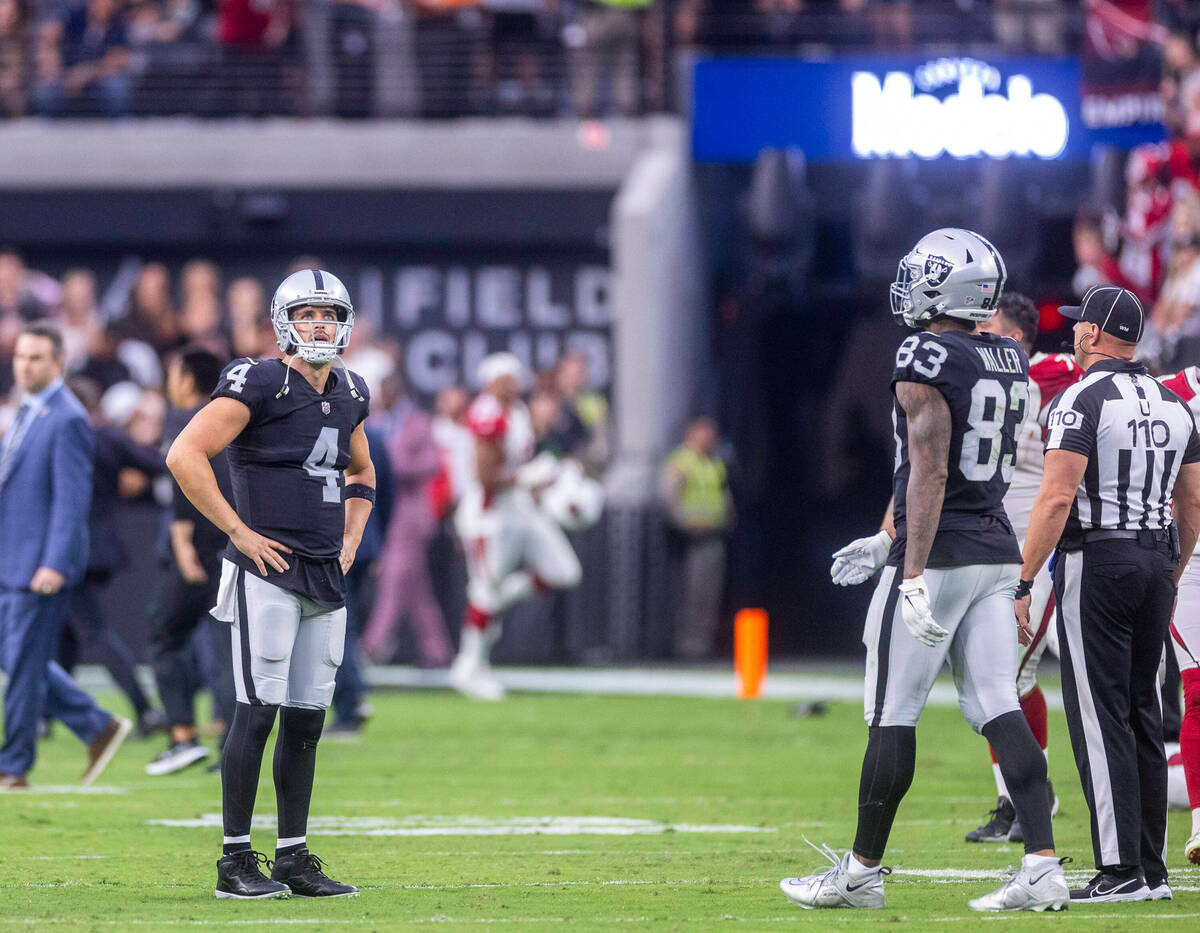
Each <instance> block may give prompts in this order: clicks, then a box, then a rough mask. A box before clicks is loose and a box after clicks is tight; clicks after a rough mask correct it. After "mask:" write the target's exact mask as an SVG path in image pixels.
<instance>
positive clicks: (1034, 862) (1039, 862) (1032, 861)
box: [1021, 853, 1058, 868]
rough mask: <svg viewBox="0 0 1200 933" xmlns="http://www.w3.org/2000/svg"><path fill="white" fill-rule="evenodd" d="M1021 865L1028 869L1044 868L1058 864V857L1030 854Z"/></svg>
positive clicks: (1022, 860) (1023, 859)
mask: <svg viewBox="0 0 1200 933" xmlns="http://www.w3.org/2000/svg"><path fill="white" fill-rule="evenodd" d="M1021 864H1022V865H1024V866H1025V867H1026V868H1044V867H1045V866H1047V865H1051V864H1058V856H1057V855H1034V854H1033V853H1029V854H1027V855H1026V856H1024V857H1023V858H1022V859H1021Z"/></svg>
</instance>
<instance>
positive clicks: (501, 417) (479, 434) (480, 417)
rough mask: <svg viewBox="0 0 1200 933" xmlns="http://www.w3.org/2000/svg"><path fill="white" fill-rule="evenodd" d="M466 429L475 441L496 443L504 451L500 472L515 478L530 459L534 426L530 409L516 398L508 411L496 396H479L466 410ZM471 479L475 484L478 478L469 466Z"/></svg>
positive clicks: (486, 394)
mask: <svg viewBox="0 0 1200 933" xmlns="http://www.w3.org/2000/svg"><path fill="white" fill-rule="evenodd" d="M467 428H468V429H470V431H471V434H472V435H474V436H475V437H476V438H479V439H480V440H485V441H495V442H498V443H499V444H500V446H501V449H502V450H503V451H504V466H503V472H504V475H505V476H506V477H509V476H515V475H516V472H517V469H518V468H519V467H521V466H522V465H523V464H525V463H528V462H529V461H530V460H531V459H532V458H533V444H534V441H533V423H532V422H531V421H530V419H529V409H528V408H526V407H525V403H524V402H522V401H520V400H519V399H518V400H517V401H515V402H513V403H512V404H511V405H509V406H508V407H507V408H506V407H505V406H504V405H503V404H502V403H501V402H500V400H499V399H498V398H496V396H494V395H491V394H490V393H487V392H483V393H481V394H480V395H479V396H478V397H477V398H476V399H475V401H473V402H472V403H471V407H470V408H468V409H467ZM471 479H472V481H473V482H474V483H475V484H476V485H478V483H479V476H478V474H477V473H476V471H475V469H474V465H472V470H471Z"/></svg>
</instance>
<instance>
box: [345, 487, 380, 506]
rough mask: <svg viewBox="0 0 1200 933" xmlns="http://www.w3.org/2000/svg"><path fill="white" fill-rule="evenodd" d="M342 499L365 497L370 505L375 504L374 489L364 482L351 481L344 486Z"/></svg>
mask: <svg viewBox="0 0 1200 933" xmlns="http://www.w3.org/2000/svg"><path fill="white" fill-rule="evenodd" d="M342 498H343V499H366V500H367V501H368V502H370V503H371V504H372V505H374V504H375V490H374V489H373V488H371V487H370V486H367V485H366V484H365V483H351V484H350V485H349V486H347V487H346V490H345V493H344V494H343V496H342Z"/></svg>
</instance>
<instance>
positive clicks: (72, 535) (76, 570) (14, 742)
mask: <svg viewBox="0 0 1200 933" xmlns="http://www.w3.org/2000/svg"><path fill="white" fill-rule="evenodd" d="M62 370H63V341H62V335H61V334H60V333H59V332H58V331H57V330H56V329H55V328H54V327H52V326H50V325H49V324H45V323H40V322H34V323H32V324H29V325H27V326H26V327H25V329H24V330H23V331H22V332H21V335H20V336H19V337H18V338H17V344H16V348H15V352H14V355H13V377H14V380H15V382H16V385H17V388H18V389H19V390H20V391H21V394H22V398H21V406H20V408H19V409H18V410H17V416H16V418H15V419H14V421H13V423H12V425H11V426H10V427H9V429H8V432H7V433H6V434H5V435H4V438H3V440H2V441H0V668H2V669H3V670H4V673H5V674H7V675H8V686H7V688H6V690H5V693H4V744H3V746H2V747H0V791H5V790H17V789H21V788H25V787H28V786H29V783H28V780H27V778H26V775H27V774H28V773H29V770H30V769H31V768H32V767H33V761H34V758H35V756H36V746H37V728H38V721H39V719H40V718H41V717H42V716H43V715H48V716H53V717H54V718H56V719H60V720H62V722H63V723H64V724H65V725H66V726H67V728H69V729H70V730H71V731H72V732H74V733H75V735H76V736H78V737H79V739H80V740H81V741H83V743H84V744H85V745H87V747H88V755H87V766H86V768H85V770H84V773H83V783H84V784H90V783H91V782H92V781H94V780H95V779H96V778H97V777H98V776H99V775H100V772H101V771H103V770H104V768H105V767H106V766H107V765H108V762H109V761H110V760H111V759H112V756H113V754H114V753H115V752H116V750H117V748H118V747H119V746H120V744H121V742H123V741H124V740H125V736H126V735H128V734H129V729H130V726H131V723H130V722H129V720H128V719H124V718H122V717H119V716H113V715H111V714H109V713H107V712H105V711H104V710H102V709H100V707H99V706H97V705H96V701H95V700H93V699H92V698H91V697H90V696H88V695H87V694H86V693H84V692H83V691H82V690H80V689H79V687H78V686H76V684H75V681H73V680H72V679H71V678H70V676H68V675H67V673H66V672H65V671H64V670H63V669H62V668H61V667H59V665H58V663H57V662H55V661H53V660H52V659H53V658H54V656H55V651H56V649H57V645H58V636H59V631H60V629H61V628H62V623H63V618H64V617H65V615H66V612H67V605H68V601H69V598H70V591H71V588H72V587H74V586H77V585H78V584H79V582H80V581H81V580H82V579H83V572H84V568H85V567H86V565H87V556H88V535H87V520H88V506H89V504H90V502H91V496H92V455H93V451H94V440H93V436H92V429H91V427H90V426H89V425H88V419H87V413H86V412H85V411H84V409H83V406H82V405H80V404H79V401H78V400H77V399H76V398H75V396H74V395H72V394H71V393H70V391H69V390H68V389H66V388H65V387H64V386H63V382H62Z"/></svg>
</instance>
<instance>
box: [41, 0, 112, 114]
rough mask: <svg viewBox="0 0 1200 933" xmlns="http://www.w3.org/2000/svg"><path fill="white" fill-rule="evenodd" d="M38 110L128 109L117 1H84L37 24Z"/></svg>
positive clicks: (108, 111) (93, 111)
mask: <svg viewBox="0 0 1200 933" xmlns="http://www.w3.org/2000/svg"><path fill="white" fill-rule="evenodd" d="M38 41H39V50H38V78H37V86H36V87H35V89H34V100H35V102H36V106H37V110H38V112H39V113H41V114H45V115H47V116H56V117H57V116H63V115H64V114H65V113H67V112H70V113H78V114H87V115H96V114H104V115H106V116H110V117H118V116H124V115H125V114H126V113H128V112H129V99H130V92H131V79H130V74H129V40H128V35H127V25H126V22H125V18H124V16H123V15H122V14H121V12H120V10H119V9H118V5H117V0H86V3H84V4H83V5H81V6H75V7H71V8H69V9H68V10H67V11H66V13H65V14H64V15H63V16H62V18H61V19H56V20H51V21H49V22H47V23H45V24H44V25H43V26H42V30H41V34H40V36H39V39H38Z"/></svg>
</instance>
